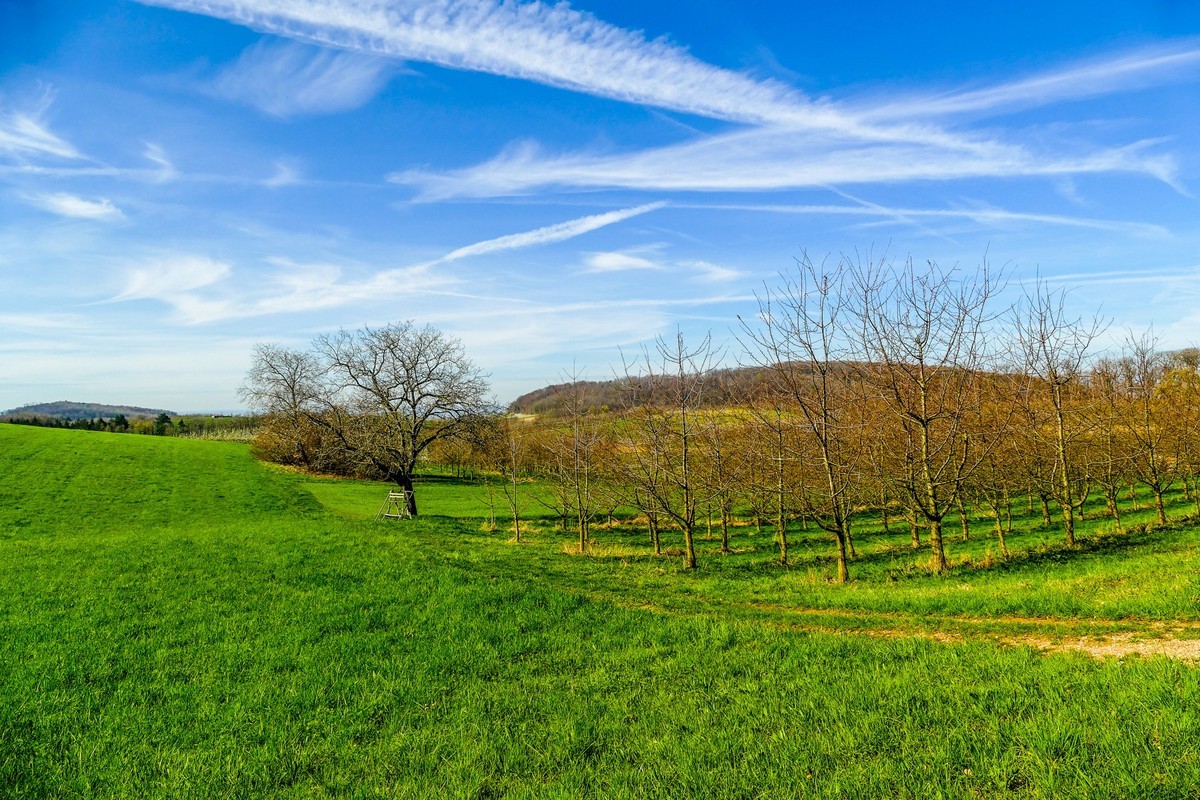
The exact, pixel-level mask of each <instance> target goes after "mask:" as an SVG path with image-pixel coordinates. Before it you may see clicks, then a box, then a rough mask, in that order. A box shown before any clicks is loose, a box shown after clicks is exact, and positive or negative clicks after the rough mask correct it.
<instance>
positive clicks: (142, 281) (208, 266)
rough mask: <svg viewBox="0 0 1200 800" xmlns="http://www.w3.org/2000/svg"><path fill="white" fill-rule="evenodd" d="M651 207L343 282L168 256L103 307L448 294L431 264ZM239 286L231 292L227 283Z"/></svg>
mask: <svg viewBox="0 0 1200 800" xmlns="http://www.w3.org/2000/svg"><path fill="white" fill-rule="evenodd" d="M664 205H665V203H648V204H645V205H641V206H635V207H633V208H625V209H619V210H616V211H608V212H604V213H602V214H592V215H589V216H585V217H578V218H576V219H572V220H568V221H566V222H561V223H557V224H555V225H547V226H545V227H542V228H536V229H534V230H531V231H525V232H522V233H514V234H509V235H507V236H501V237H497V238H494V239H486V240H484V241H481V242H476V243H474V244H470V245H466V246H464V247H459V248H457V249H454V250H451V251H450V252H448V253H447V254H446V255H444V256H441V257H440V258H437V259H434V260H432V261H427V262H424V263H421V264H415V265H411V266H406V267H398V268H393V269H385V270H379V271H376V272H374V273H372V274H370V275H368V276H366V277H363V278H353V279H347V278H345V277H344V275H343V272H344V271H343V268H342V267H341V266H340V265H338V264H332V263H325V262H312V263H304V262H298V261H295V260H293V259H288V258H271V259H268V262H267V263H268V264H270V265H271V266H272V267H273V268H274V269H273V270H272V271H271V272H269V273H267V274H265V275H264V274H262V272H261V271H253V272H251V271H245V274H242V275H239V276H238V280H237V281H232V280H230V278H232V277H233V275H234V268H233V266H232V265H231V264H228V263H226V262H223V261H216V260H213V259H210V258H207V257H204V256H197V255H194V254H186V253H179V254H168V255H166V256H161V257H156V258H153V259H149V260H147V261H145V262H144V263H139V264H137V265H136V266H134V267H132V268H130V269H129V270H128V271H127V274H126V278H125V286H124V289H123V290H122V291H121V292H119V293H118V294H117V295H116V296H114V297H112V298H111V299H109V300H107V301H105V302H110V303H111V302H124V301H130V300H157V301H160V302H162V303H165V304H167V305H168V306H170V307H171V308H173V309H174V311H175V313H176V315H177V317H178V319H179V320H180V321H181V322H183V323H185V324H192V325H195V324H204V323H213V322H220V321H223V320H228V319H238V318H247V317H259V316H266V315H271V314H291V313H299V312H304V311H315V310H319V309H328V308H336V307H340V306H346V305H350V304H352V303H361V302H368V301H369V302H378V301H384V300H388V299H390V298H395V297H405V298H407V299H411V298H413V297H417V296H420V295H422V294H428V293H431V292H447V291H448V290H450V289H451V288H452V287H454V286H456V285H458V284H460V283H462V279H461V278H459V277H457V276H454V275H448V274H445V272H444V271H438V270H435V269H434V267H436V266H438V265H441V264H448V263H452V262H454V261H458V260H460V259H464V258H469V257H473V256H481V255H487V254H489V253H496V252H501V251H507V250H516V249H519V248H526V247H537V246H540V245H545V244H551V243H554V242H561V241H566V240H568V239H572V238H574V237H576V236H582V235H583V234H585V233H589V232H591V231H594V230H598V229H599V228H603V227H605V226H608V225H613V224H616V223H618V222H622V221H624V220H627V219H631V218H633V217H637V216H640V215H642V214H646V213H649V212H651V211H654V210H656V209H659V208H662V207H663V206H664ZM234 283H236V284H237V285H236V287H235V286H233V285H232V284H234Z"/></svg>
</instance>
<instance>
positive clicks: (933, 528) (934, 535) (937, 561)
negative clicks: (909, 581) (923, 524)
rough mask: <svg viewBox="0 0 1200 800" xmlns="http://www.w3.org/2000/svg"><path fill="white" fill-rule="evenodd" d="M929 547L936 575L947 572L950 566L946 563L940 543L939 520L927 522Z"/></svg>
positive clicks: (940, 528)
mask: <svg viewBox="0 0 1200 800" xmlns="http://www.w3.org/2000/svg"><path fill="white" fill-rule="evenodd" d="M929 546H930V547H931V548H932V549H933V569H934V571H935V572H938V573H942V572H946V571H948V570H949V569H950V564H949V563H948V562H947V561H946V547H945V545H944V544H943V542H942V521H941V520H940V519H931V520H929Z"/></svg>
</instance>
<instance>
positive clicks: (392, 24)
mask: <svg viewBox="0 0 1200 800" xmlns="http://www.w3.org/2000/svg"><path fill="white" fill-rule="evenodd" d="M145 2H150V3H152V4H155V5H163V6H167V7H170V8H175V9H179V10H184V11H191V12H195V13H201V14H207V15H211V16H216V17H220V18H223V19H227V20H230V21H233V22H236V23H240V24H243V25H247V26H249V27H252V28H255V29H257V30H261V31H266V32H270V33H274V34H277V35H280V36H286V37H289V38H292V39H295V40H299V41H305V42H311V43H316V44H321V45H326V46H333V47H338V48H343V49H346V50H350V51H357V52H363V53H371V54H373V55H390V56H393V57H395V58H400V59H409V60H416V61H424V62H429V63H433V64H439V65H442V66H447V67H452V68H456V69H464V70H474V71H480V72H488V73H492V74H497V75H504V76H508V77H513V78H520V79H525V80H531V81H536V82H539V83H543V84H546V85H550V86H557V87H561V88H565V89H570V90H573V91H578V92H583V93H587V94H591V95H594V96H598V97H607V98H613V99H618V100H623V101H627V102H631V103H637V104H641V105H645V106H651V107H656V108H663V109H669V110H674V111H681V112H686V113H691V114H697V115H702V116H706V117H712V118H716V119H723V120H729V121H733V122H740V123H745V124H748V125H751V126H755V129H752V130H749V131H739V132H735V133H733V134H726V135H721V136H713V137H702V138H699V139H697V140H694V141H691V142H687V143H684V144H681V145H676V146H673V147H666V148H656V149H652V150H648V151H642V152H634V153H626V154H618V155H595V154H586V153H585V154H579V153H576V154H568V155H562V156H555V155H541V154H539V153H537V152H536V151H535V150H533V149H531V148H530V147H528V146H524V147H518V148H515V149H510V150H507V151H505V152H502V153H501V154H500V155H499V156H497V157H496V158H495V159H493V160H491V161H488V162H486V163H483V164H480V165H477V166H475V167H471V168H468V169H465V170H459V171H454V172H448V173H440V174H439V173H434V172H412V171H410V172H404V173H399V174H397V175H395V176H393V180H395V181H396V182H399V183H405V184H411V185H414V186H416V187H418V188H419V190H420V191H421V193H422V196H423V197H424V198H425V199H443V198H450V197H484V196H498V195H511V194H522V193H526V192H531V191H535V190H537V189H543V188H625V189H657V190H676V191H727V190H735V191H746V190H768V189H781V188H798V187H806V186H813V185H821V184H838V183H849V184H854V183H866V182H885V183H886V182H898V181H914V180H952V179H958V178H979V177H1009V176H1013V175H1023V176H1028V175H1043V176H1061V175H1073V174H1086V173H1094V172H1139V173H1143V174H1148V175H1151V176H1153V177H1155V178H1159V179H1161V180H1164V181H1167V182H1169V183H1174V176H1175V172H1176V166H1175V163H1174V161H1173V159H1171V158H1170V157H1169V156H1167V155H1162V154H1156V153H1150V152H1147V147H1148V143H1134V144H1133V145H1130V146H1126V147H1115V148H1113V147H1107V148H1104V147H1101V148H1089V147H1087V146H1086V145H1078V144H1076V145H1074V146H1070V147H1067V146H1064V147H1063V148H1062V149H1060V150H1058V151H1052V150H1046V149H1044V148H1042V149H1039V150H1034V149H1030V148H1028V147H1026V146H1023V145H1021V144H1015V143H1012V142H1005V141H1004V140H1003V139H999V138H996V135H995V134H994V133H990V132H989V133H983V132H971V131H963V130H956V129H951V128H947V127H945V126H943V125H941V124H940V123H939V122H937V119H938V118H939V117H942V116H945V115H946V114H949V113H955V112H962V111H966V110H975V111H978V110H981V109H986V108H999V107H1003V106H1007V105H1011V104H1013V103H1014V102H1018V101H1020V102H1026V103H1028V102H1051V101H1055V100H1063V99H1070V98H1074V97H1080V96H1091V95H1094V94H1096V93H1099V92H1103V91H1113V90H1115V89H1114V85H1115V86H1116V87H1117V88H1123V87H1126V86H1129V85H1133V84H1135V83H1137V82H1138V81H1142V82H1144V81H1147V80H1151V79H1155V80H1164V79H1167V78H1164V77H1163V76H1164V75H1169V74H1170V72H1171V70H1172V69H1177V68H1179V67H1181V66H1183V65H1191V64H1192V62H1193V61H1194V60H1195V58H1196V57H1195V55H1194V52H1193V50H1194V46H1192V47H1191V48H1189V47H1183V46H1179V45H1176V46H1175V47H1174V49H1173V50H1159V51H1156V50H1143V51H1139V52H1137V53H1135V54H1132V55H1127V56H1117V57H1113V58H1109V59H1107V60H1096V61H1094V62H1090V63H1088V64H1086V65H1073V66H1067V67H1065V68H1061V69H1059V70H1057V71H1051V72H1047V73H1044V74H1041V75H1038V76H1035V77H1033V78H1028V79H1025V80H1022V81H1016V82H1009V83H1004V84H1001V85H999V86H995V87H991V88H985V89H977V90H970V91H960V92H957V93H954V92H950V93H941V94H939V95H932V96H930V95H925V96H917V97H913V98H908V99H906V100H905V101H904V102H900V103H896V102H889V101H885V102H878V101H873V102H868V103H865V104H863V103H859V104H856V103H853V102H846V101H842V102H834V101H832V100H827V99H820V100H813V99H811V98H809V97H807V96H805V95H804V94H803V93H801V92H799V91H797V90H795V89H793V88H791V87H789V86H786V85H784V84H781V83H778V82H776V81H770V80H767V81H764V80H758V79H755V78H753V77H751V76H749V75H747V74H745V73H741V72H736V71H732V70H727V69H723V68H721V67H717V66H714V65H711V64H707V63H704V62H702V61H700V60H699V59H696V58H695V57H694V56H692V55H691V54H690V53H688V52H687V51H686V50H685V49H683V48H681V47H678V46H676V45H674V44H671V43H669V42H666V41H663V40H650V39H647V38H646V37H645V36H644V35H643V34H641V33H640V32H634V31H628V30H624V29H621V28H618V27H616V26H613V25H610V24H608V23H606V22H604V21H602V20H599V19H597V18H596V17H594V16H593V15H591V14H588V13H586V12H581V11H577V10H574V9H572V8H570V7H569V6H568V5H566V4H565V3H564V4H558V5H548V4H545V3H541V2H529V3H521V2H499V0H400V1H399V2H393V3H388V4H380V3H378V2H376V0H145ZM1106 85H1107V87H1108V88H1106ZM799 133H802V134H803V135H798V134H799Z"/></svg>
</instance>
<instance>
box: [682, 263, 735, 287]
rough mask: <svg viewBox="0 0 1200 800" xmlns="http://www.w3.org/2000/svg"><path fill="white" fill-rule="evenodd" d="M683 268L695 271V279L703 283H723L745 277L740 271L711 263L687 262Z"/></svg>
mask: <svg viewBox="0 0 1200 800" xmlns="http://www.w3.org/2000/svg"><path fill="white" fill-rule="evenodd" d="M683 266H686V267H689V268H691V269H693V270H695V271H696V277H697V279H698V280H701V281H704V282H705V283H724V282H726V281H734V280H738V279H740V278H744V277H746V273H745V272H743V271H742V270H739V269H733V268H731V267H723V266H721V265H720V264H714V263H712V262H711V261H700V260H697V261H687V262H684V264H683Z"/></svg>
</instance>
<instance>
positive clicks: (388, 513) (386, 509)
mask: <svg viewBox="0 0 1200 800" xmlns="http://www.w3.org/2000/svg"><path fill="white" fill-rule="evenodd" d="M408 494H409V493H408V490H407V489H401V490H400V491H398V492H388V493H387V497H386V498H385V499H384V501H383V505H381V506H380V507H379V513H378V514H376V515H375V521H376V522H379V520H381V519H412V514H410V513H408Z"/></svg>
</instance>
